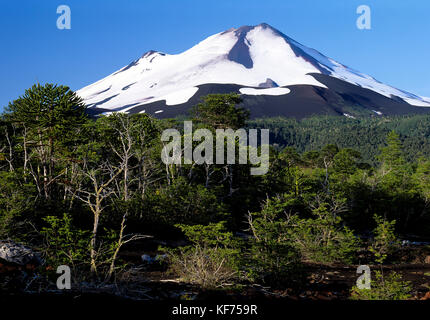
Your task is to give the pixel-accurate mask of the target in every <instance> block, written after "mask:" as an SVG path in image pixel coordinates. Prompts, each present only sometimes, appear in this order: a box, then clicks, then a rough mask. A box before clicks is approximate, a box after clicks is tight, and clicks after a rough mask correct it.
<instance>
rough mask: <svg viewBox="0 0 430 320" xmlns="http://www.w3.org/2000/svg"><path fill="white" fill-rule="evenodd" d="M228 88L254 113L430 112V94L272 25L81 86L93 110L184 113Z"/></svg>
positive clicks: (146, 58)
mask: <svg viewBox="0 0 430 320" xmlns="http://www.w3.org/2000/svg"><path fill="white" fill-rule="evenodd" d="M229 92H237V93H239V94H241V95H242V98H243V100H244V102H243V104H244V107H246V108H248V109H250V111H251V117H253V118H255V117H272V116H288V117H296V118H302V117H306V116H310V115H313V114H331V115H344V116H352V115H354V114H355V113H359V114H368V115H374V116H380V115H391V114H406V113H420V112H427V111H430V109H428V108H425V107H430V98H425V97H420V96H417V95H414V94H412V93H408V92H406V91H403V90H399V89H396V88H393V87H391V86H389V85H386V84H383V83H381V82H379V81H377V80H376V79H374V78H372V77H371V76H368V75H366V74H362V73H360V72H358V71H355V70H353V69H351V68H349V67H346V66H344V65H342V64H340V63H338V62H336V61H334V60H333V59H330V58H328V57H326V56H325V55H323V54H322V53H320V52H318V51H316V50H314V49H311V48H308V47H306V46H304V45H302V44H300V43H299V42H297V41H295V40H293V39H291V38H289V37H288V36H286V35H285V34H283V33H281V32H280V31H278V30H276V29H275V28H273V27H271V26H269V25H267V24H260V25H257V26H243V27H240V28H237V29H234V28H233V29H229V30H227V31H224V32H221V33H218V34H215V35H213V36H211V37H209V38H207V39H205V40H203V41H202V42H200V43H199V44H197V45H196V46H194V47H192V48H191V49H189V50H187V51H185V52H183V53H180V54H176V55H169V54H166V53H162V52H157V51H149V52H147V53H145V54H144V55H143V56H142V57H141V58H139V59H137V60H135V61H133V62H132V63H130V64H129V65H127V66H125V67H123V68H122V69H120V70H118V71H116V72H114V73H113V74H111V75H109V76H107V77H106V78H104V79H101V80H99V81H97V82H95V83H93V84H91V85H89V86H87V87H85V88H83V89H81V90H79V91H78V92H77V93H78V94H79V95H80V96H81V97H82V98H83V99H84V100H85V102H86V104H87V106H88V108H90V110H91V111H92V112H94V113H108V114H109V113H111V112H127V113H148V114H151V115H154V116H156V117H159V118H166V117H175V116H177V115H180V114H186V113H187V111H188V110H189V108H190V107H191V106H192V105H195V104H196V103H198V102H199V100H200V97H201V96H203V95H207V94H209V93H229ZM423 107H424V108H423Z"/></svg>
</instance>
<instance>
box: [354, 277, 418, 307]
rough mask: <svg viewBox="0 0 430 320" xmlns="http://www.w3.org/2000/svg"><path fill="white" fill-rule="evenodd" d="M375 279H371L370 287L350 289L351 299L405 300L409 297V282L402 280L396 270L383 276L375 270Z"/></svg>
mask: <svg viewBox="0 0 430 320" xmlns="http://www.w3.org/2000/svg"><path fill="white" fill-rule="evenodd" d="M375 278H376V279H375V280H371V289H358V288H357V287H356V286H354V287H353V288H352V290H351V299H352V300H407V299H409V298H411V295H410V292H411V291H412V287H411V285H410V282H408V281H403V280H402V276H401V275H400V274H398V273H396V272H391V273H390V274H388V275H386V276H384V275H383V273H382V272H379V271H376V272H375Z"/></svg>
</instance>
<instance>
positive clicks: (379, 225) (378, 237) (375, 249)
mask: <svg viewBox="0 0 430 320" xmlns="http://www.w3.org/2000/svg"><path fill="white" fill-rule="evenodd" d="M374 220H375V222H376V228H375V230H374V231H373V234H374V236H373V241H372V245H371V246H370V248H369V250H370V252H372V253H373V255H374V257H375V261H376V262H377V263H380V264H382V263H384V261H385V260H386V259H387V257H389V256H390V255H391V254H393V253H394V252H395V250H396V249H397V248H398V247H399V245H400V243H399V241H398V240H397V237H396V235H395V233H394V230H395V226H396V221H395V220H393V221H387V220H385V219H384V218H382V217H380V216H378V215H376V214H375V215H374Z"/></svg>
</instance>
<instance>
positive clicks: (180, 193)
mask: <svg viewBox="0 0 430 320" xmlns="http://www.w3.org/2000/svg"><path fill="white" fill-rule="evenodd" d="M143 212H144V213H150V215H149V216H148V215H146V216H145V217H146V218H147V219H148V220H149V221H152V220H154V219H156V220H157V221H158V223H159V222H164V223H166V224H170V225H174V224H177V223H188V224H193V223H194V224H195V223H200V224H206V223H209V222H210V221H216V220H219V219H221V218H224V217H225V205H223V204H222V203H220V202H219V200H218V199H217V195H216V194H214V192H213V191H211V190H209V189H207V188H205V187H204V186H203V185H191V184H189V183H188V182H187V180H186V179H185V178H183V177H179V178H178V179H176V180H175V181H174V182H173V183H172V184H171V185H170V186H167V187H165V188H162V189H156V190H152V192H149V191H148V192H147V193H146V195H145V201H144V209H143Z"/></svg>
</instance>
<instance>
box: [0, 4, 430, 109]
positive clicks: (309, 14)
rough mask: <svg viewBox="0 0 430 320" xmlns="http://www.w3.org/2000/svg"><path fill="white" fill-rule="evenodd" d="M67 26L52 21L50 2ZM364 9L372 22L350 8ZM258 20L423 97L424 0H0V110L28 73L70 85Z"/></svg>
mask: <svg viewBox="0 0 430 320" xmlns="http://www.w3.org/2000/svg"><path fill="white" fill-rule="evenodd" d="M61 4H66V5H68V6H69V7H70V8H71V11H72V29H71V30H58V29H57V28H56V20H57V17H58V15H57V13H56V9H57V6H59V5H61ZM361 4H367V5H369V6H370V7H371V9H372V30H368V31H367V30H366V31H362V30H358V29H357V28H356V19H357V17H358V15H357V14H356V9H357V7H358V6H359V5H361ZM261 22H266V23H268V24H270V25H272V26H273V27H275V28H277V29H279V30H280V31H282V32H283V33H285V34H287V35H288V36H290V37H292V38H293V39H295V40H297V41H299V42H301V43H303V44H305V45H308V46H310V47H313V48H315V49H318V50H319V51H321V52H322V53H324V54H326V55H328V56H329V57H332V58H334V59H336V60H338V61H339V62H341V63H343V64H346V65H348V66H350V67H353V68H355V69H357V70H360V71H362V72H364V73H368V74H370V75H372V76H374V77H375V78H376V79H378V80H380V81H382V82H385V83H387V84H390V85H393V86H395V87H398V88H401V89H404V90H407V91H410V92H413V93H417V94H420V95H424V96H429V97H430V76H429V73H430V59H429V55H430V41H429V31H430V1H428V0H409V1H397V0H396V1H394V0H359V1H356V0H326V1H323V0H264V1H261V0H121V1H114V0H59V1H53V0H39V1H36V0H13V1H12V0H1V4H0V39H1V50H0V70H1V73H0V75H1V76H0V111H1V109H2V107H4V106H6V105H7V103H8V102H9V101H11V100H13V99H15V98H17V97H18V96H19V95H21V94H22V93H23V92H24V90H25V89H26V88H28V87H30V86H31V85H32V84H33V83H35V82H40V83H46V82H52V83H59V84H65V85H68V86H70V87H71V88H72V89H73V90H77V89H80V88H81V87H83V86H85V85H88V84H90V83H92V82H94V81H96V80H99V79H100V78H102V77H104V76H106V75H108V74H110V73H111V72H113V71H116V70H117V69H119V68H121V67H123V66H124V65H127V64H128V63H129V62H130V61H132V60H134V59H136V58H138V57H140V56H141V55H142V54H143V53H144V52H146V51H148V50H150V49H154V50H159V51H164V52H167V53H179V52H182V51H184V50H186V49H188V48H190V47H191V46H193V45H194V44H196V43H198V42H199V41H201V40H203V39H204V38H206V37H207V36H210V35H212V34H214V33H217V32H221V31H224V30H226V29H229V28H231V27H239V26H241V25H255V24H259V23H261Z"/></svg>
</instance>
